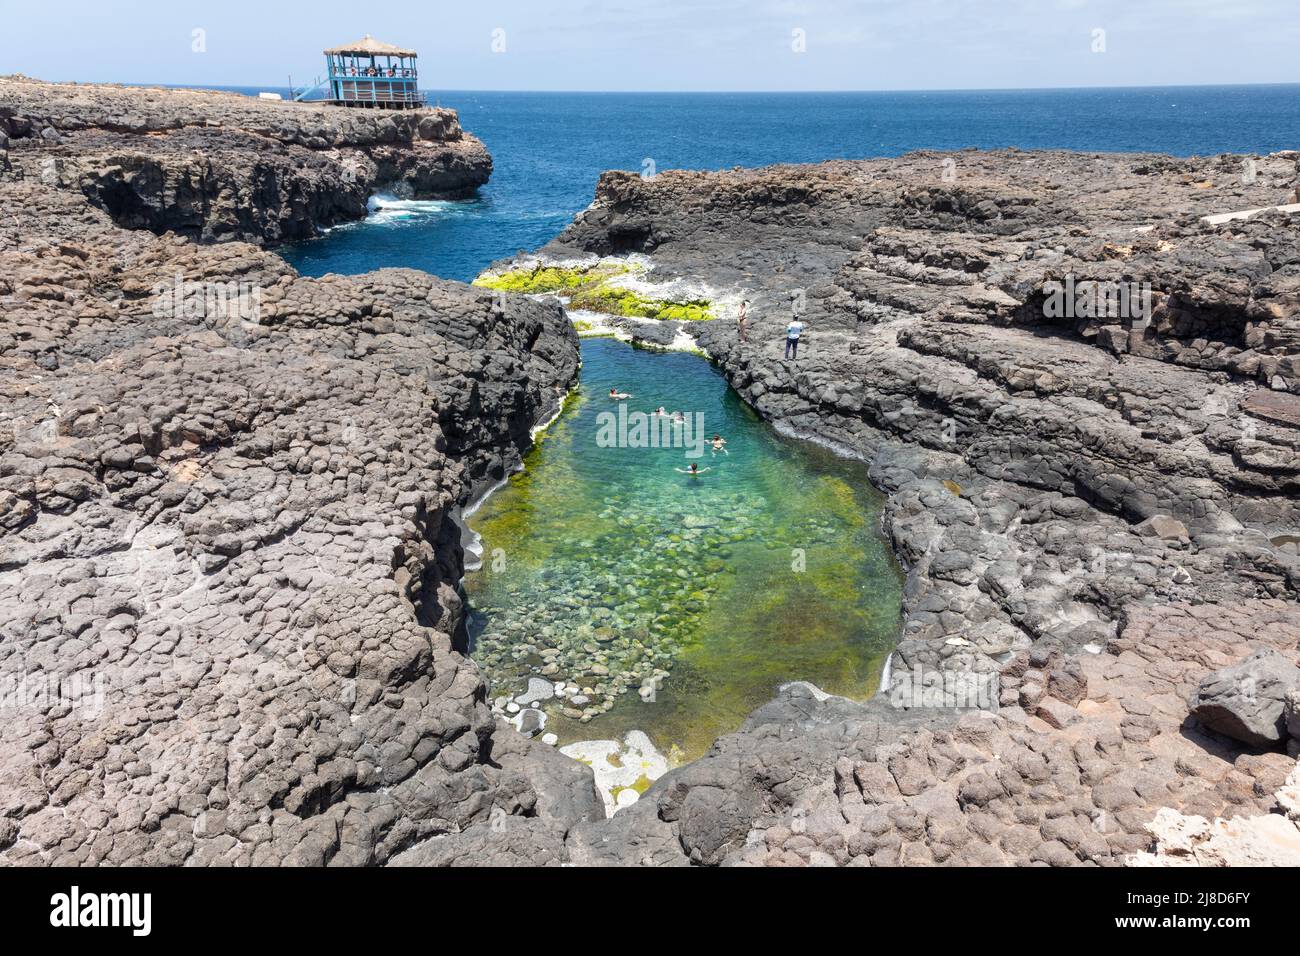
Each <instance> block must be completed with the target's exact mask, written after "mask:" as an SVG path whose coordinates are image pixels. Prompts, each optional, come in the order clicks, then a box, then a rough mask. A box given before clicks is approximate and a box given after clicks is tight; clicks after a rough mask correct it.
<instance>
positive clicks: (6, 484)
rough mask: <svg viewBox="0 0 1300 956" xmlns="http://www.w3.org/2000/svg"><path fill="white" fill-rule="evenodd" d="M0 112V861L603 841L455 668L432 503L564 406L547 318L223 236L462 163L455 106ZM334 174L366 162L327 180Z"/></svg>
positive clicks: (82, 100)
mask: <svg viewBox="0 0 1300 956" xmlns="http://www.w3.org/2000/svg"><path fill="white" fill-rule="evenodd" d="M15 98H17V101H15ZM0 99H2V100H3V102H4V104H5V105H4V107H3V112H2V113H0V115H3V117H4V119H3V120H0V122H4V123H6V124H7V125H8V129H9V133H8V135H9V137H10V142H9V149H8V151H7V154H0V155H5V156H6V163H5V164H4V165H5V171H4V172H3V173H0V208H2V209H3V211H4V215H3V216H0V378H2V379H3V381H4V392H5V395H6V400H5V402H4V403H3V405H0V629H2V639H0V681H2V682H3V686H2V687H0V690H2V692H3V701H2V703H3V720H0V860H3V861H4V862H6V863H11V864H30V863H53V864H59V863H76V864H97V863H109V864H124V863H165V864H180V863H186V864H209V863H282V862H284V863H314V864H320V863H331V864H362V863H375V862H383V861H384V860H386V859H388V858H389V857H390V856H392V855H393V854H394V853H396V852H397V851H399V850H401V849H402V848H404V847H406V846H409V845H411V844H412V843H414V842H416V841H417V840H420V839H422V838H426V837H430V836H434V835H437V834H442V833H448V832H456V831H460V830H464V829H469V828H473V827H474V826H475V825H476V824H481V825H482V826H483V827H484V828H486V827H487V826H488V825H489V820H490V819H491V818H492V817H493V816H494V815H496V816H502V815H510V814H520V815H532V814H537V813H540V812H543V810H539V800H540V802H541V803H542V805H543V806H544V807H546V808H549V807H550V806H552V804H556V801H551V802H549V803H548V800H550V798H549V797H548V796H545V794H547V793H549V790H548V787H551V788H553V789H556V790H557V792H560V793H562V794H564V801H565V802H564V808H567V809H562V811H561V812H562V813H569V814H571V815H572V816H573V817H575V818H581V817H583V816H584V815H585V816H590V817H591V818H593V819H595V818H601V817H603V816H604V813H603V809H602V804H601V801H600V799H599V797H598V796H597V795H596V793H595V790H594V787H593V786H592V783H591V776H590V772H589V771H587V770H586V769H585V768H582V767H580V766H579V765H577V764H575V763H573V762H571V761H569V760H568V759H567V758H564V757H562V756H561V755H559V754H558V753H556V752H555V751H554V750H552V749H551V748H549V747H545V746H543V745H541V744H530V743H528V742H526V741H524V740H523V739H522V738H519V737H518V735H517V734H515V733H514V731H513V730H509V728H500V729H499V728H498V727H497V725H496V723H495V720H494V718H493V717H492V714H491V711H490V708H489V707H488V706H487V704H486V696H485V688H484V684H483V681H482V679H481V677H480V675H479V673H478V671H477V669H476V668H475V667H474V665H473V663H472V662H470V661H469V660H468V659H466V658H465V657H463V656H462V655H461V653H459V652H458V650H457V648H458V647H459V648H461V649H462V650H463V638H464V634H463V617H462V612H461V598H460V594H459V583H460V578H461V574H462V571H463V556H462V551H461V544H460V531H459V528H458V526H457V523H456V517H457V511H458V509H459V507H460V506H461V504H463V503H464V502H465V501H466V500H468V499H469V498H470V497H472V496H473V495H475V494H477V493H478V492H479V491H480V490H481V489H483V488H484V487H486V486H488V485H490V484H493V483H495V482H497V481H499V480H501V479H502V478H503V477H504V476H505V475H506V474H507V473H508V472H509V470H510V469H511V468H512V467H514V466H515V465H516V464H517V463H518V461H519V459H520V454H521V452H522V451H523V450H524V449H525V448H526V447H527V446H528V444H529V442H530V437H529V430H530V428H531V427H532V426H533V425H534V424H535V423H536V422H537V421H538V420H539V419H541V418H545V417H548V416H549V415H551V414H553V413H554V411H555V409H557V408H558V406H559V402H560V400H561V398H562V397H563V395H564V393H565V392H566V391H567V389H568V388H569V387H570V386H571V385H572V383H573V381H574V380H575V377H576V371H577V347H576V346H577V343H576V337H575V335H574V333H573V330H572V328H571V326H570V324H569V323H568V321H567V320H566V318H565V316H564V314H563V313H562V311H561V310H560V309H558V308H556V307H555V306H553V305H547V304H541V303H537V302H533V301H530V300H528V299H524V298H522V297H516V296H495V297H494V296H493V295H491V294H490V293H487V292H484V291H481V290H476V289H471V288H469V287H468V286H465V285H462V284H460V283H453V282H444V281H441V280H439V279H436V278H434V277H432V276H429V275H427V274H425V273H421V272H415V271H411V270H385V271H382V272H378V273H373V274H370V275H365V276H358V277H355V278H348V277H341V276H330V277H327V278H324V279H320V280H315V279H306V278H302V277H300V276H298V275H297V274H296V273H295V272H294V270H293V269H292V268H290V267H289V266H288V265H286V264H285V262H284V261H283V260H281V259H280V258H279V257H278V256H276V255H274V254H272V253H270V252H267V251H263V250H262V249H260V248H258V247H256V246H254V245H250V244H247V243H244V242H239V241H233V240H235V238H236V237H238V236H243V235H249V236H251V237H254V238H257V239H259V240H271V239H277V238H283V237H285V236H286V235H290V234H296V233H298V232H300V231H303V230H309V229H311V228H314V226H315V225H316V224H318V223H319V222H321V221H323V220H324V219H325V218H328V217H329V216H331V215H337V214H343V213H345V212H346V213H349V214H350V213H352V212H355V211H358V210H360V209H363V208H364V197H365V191H366V189H367V188H369V186H368V185H367V184H373V182H374V181H375V178H374V177H376V176H380V177H382V176H384V175H399V176H405V177H407V178H406V179H404V180H402V181H408V182H412V183H414V184H415V185H416V186H420V184H422V183H427V182H431V181H434V180H436V179H437V177H436V175H434V173H432V172H431V170H432V169H434V167H438V168H454V167H455V166H456V164H458V163H460V162H461V160H462V159H466V158H470V159H472V158H473V157H475V156H480V157H482V158H483V159H484V161H486V157H485V156H484V155H483V154H482V151H481V148H480V147H478V146H477V144H476V143H475V142H474V141H472V140H469V139H468V138H464V137H461V138H457V139H450V138H448V139H447V140H446V141H443V139H441V138H440V137H441V136H443V135H444V134H448V133H449V132H450V131H455V130H457V126H456V122H455V117H454V115H448V114H447V113H446V112H442V113H432V114H428V115H424V114H419V113H409V114H398V115H388V114H382V113H380V114H365V115H362V114H353V113H350V112H347V111H344V110H337V111H333V112H331V111H328V110H323V109H320V108H310V107H307V108H302V110H301V111H299V108H297V107H293V106H290V105H288V104H274V105H271V106H269V107H268V106H265V105H263V104H258V103H255V102H253V103H248V104H245V103H242V102H239V103H236V102H235V100H236V99H237V98H234V97H229V96H216V95H213V96H209V95H208V94H204V93H192V92H175V93H171V92H168V93H159V92H157V91H146V92H142V93H136V92H134V91H125V90H103V89H99V88H95V89H83V88H76V87H73V88H68V87H47V86H43V85H37V84H32V83H27V82H12V81H6V82H4V83H3V84H0ZM209 107H211V114H210V115H208V116H207V117H206V118H207V119H209V120H211V121H213V122H215V123H217V124H220V125H216V126H213V127H212V128H206V127H204V126H203V124H200V125H197V126H196V125H195V117H198V116H201V115H204V114H207V113H208V109H209ZM101 109H102V112H101V111H100V110H101ZM254 120H256V121H257V124H258V125H259V127H261V128H258V129H253V128H252V126H251V125H250V124H252V122H253V121H254ZM426 120H427V121H428V122H430V123H432V124H433V125H434V127H436V131H440V132H439V134H438V136H435V137H433V138H431V139H429V140H427V141H421V142H420V143H414V142H403V141H402V140H401V138H400V137H399V136H397V135H396V131H399V130H401V129H402V125H401V124H408V126H407V127H406V129H407V132H406V134H404V135H407V136H408V138H409V134H410V133H411V131H412V130H416V129H421V128H423V127H424V125H425V122H426ZM108 126H112V127H113V128H112V129H108V128H107V127H108ZM42 129H54V130H56V131H57V133H56V135H55V136H52V137H51V136H41V135H40V130H42ZM385 130H387V131H388V133H389V134H392V135H391V136H389V135H387V134H385V135H384V136H383V137H382V138H379V139H377V138H376V134H377V133H379V132H382V131H385ZM32 131H37V134H36V135H35V136H32V135H28V134H29V133H30V132H32ZM276 137H279V138H276ZM317 139H319V140H320V142H316V140H317ZM390 141H391V142H390ZM327 147H328V148H329V149H335V150H338V151H341V152H340V154H339V155H338V156H333V157H331V156H329V155H327V154H326V153H325V152H323V150H325V149H326V148H327ZM194 150H198V151H194ZM343 153H347V154H350V155H353V156H356V157H362V158H363V159H365V158H366V157H369V159H367V160H366V161H368V162H370V163H371V166H370V167H369V170H370V171H369V172H368V173H367V174H366V176H364V177H362V178H361V179H358V180H357V181H356V182H355V183H347V184H346V186H341V185H340V184H344V183H345V182H346V181H345V180H344V179H342V178H340V177H341V175H342V166H341V162H342V160H341V158H340V157H341V156H342V154H343ZM399 154H402V155H399ZM384 157H387V158H384ZM51 161H52V162H53V163H54V167H55V169H56V170H58V173H57V175H55V176H46V175H45V170H46V169H48V168H49V166H48V164H49V163H50V162H51ZM384 164H388V166H389V167H391V168H392V169H395V170H408V172H398V173H391V172H390V173H382V172H380V173H376V170H378V169H382V168H384ZM475 168H476V169H477V170H478V172H474V173H472V174H471V173H469V172H465V173H464V174H463V175H462V174H457V175H456V176H455V177H453V179H452V180H447V182H448V183H451V182H453V181H454V182H456V183H467V182H469V181H471V180H474V179H475V178H477V177H478V176H479V173H481V172H483V171H484V169H485V167H484V166H482V165H481V164H480V165H477V166H476V167H475ZM367 177H368V178H367ZM107 183H117V184H118V186H114V187H112V188H109V187H108V186H106V185H105V184H107ZM119 187H120V189H119ZM456 188H460V187H459V186H457V187H456ZM337 189H342V190H343V192H342V193H341V194H340V195H339V196H335V195H334V191H335V190H337ZM122 196H129V197H134V199H133V200H132V201H131V202H119V201H118V199H120V198H121V197H122ZM113 197H117V198H113ZM313 197H314V198H313ZM136 200H139V202H138V203H137V202H136ZM128 210H134V211H133V212H129V213H128ZM122 225H127V226H149V227H150V228H153V229H158V230H162V229H167V230H176V231H179V232H183V233H185V236H194V237H199V238H202V239H205V240H206V239H215V238H223V239H230V240H232V241H229V242H222V243H220V244H208V243H205V244H196V243H195V242H193V241H192V240H191V239H190V238H186V237H185V236H181V235H177V234H176V232H172V231H169V232H168V233H167V234H166V235H162V236H158V235H154V234H153V233H151V232H149V231H145V230H135V231H128V230H127V229H124V228H121V226H122ZM499 733H500V734H501V735H504V736H505V739H504V740H497V739H495V738H497V737H498V736H499ZM521 768H523V769H525V770H526V771H527V772H526V774H525V773H524V772H521ZM537 781H540V783H535V782H537ZM539 793H540V794H543V796H541V797H539ZM557 805H558V804H557ZM547 812H549V810H548V811H547ZM551 816H552V818H553V817H554V816H555V814H551ZM559 832H560V833H561V834H563V832H564V829H563V826H561V828H560V830H559Z"/></svg>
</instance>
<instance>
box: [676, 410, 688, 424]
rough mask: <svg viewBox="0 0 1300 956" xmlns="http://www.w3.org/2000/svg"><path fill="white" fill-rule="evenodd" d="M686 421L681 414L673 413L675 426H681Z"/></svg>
mask: <svg viewBox="0 0 1300 956" xmlns="http://www.w3.org/2000/svg"><path fill="white" fill-rule="evenodd" d="M685 421H686V416H685V415H683V414H682V413H681V412H673V424H674V425H680V424H682V423H683V422H685Z"/></svg>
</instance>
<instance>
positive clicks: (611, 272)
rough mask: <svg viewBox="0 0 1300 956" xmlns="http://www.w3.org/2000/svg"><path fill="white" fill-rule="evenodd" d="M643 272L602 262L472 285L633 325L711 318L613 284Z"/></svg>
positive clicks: (701, 302)
mask: <svg viewBox="0 0 1300 956" xmlns="http://www.w3.org/2000/svg"><path fill="white" fill-rule="evenodd" d="M643 271H644V270H643V269H641V268H640V267H639V266H636V265H634V264H632V263H627V262H609V261H602V262H599V263H595V264H591V265H576V266H548V265H541V264H540V263H539V264H538V265H536V266H533V267H531V268H519V269H508V270H506V271H505V272H498V273H484V274H483V275H480V276H479V277H478V278H476V279H475V280H474V282H473V284H474V285H476V286H479V287H480V288H485V289H496V290H499V291H502V292H519V293H524V294H529V295H540V294H547V293H550V294H555V295H561V296H565V297H567V298H568V299H569V305H570V307H571V308H574V309H586V310H588V311H591V312H603V313H605V314H606V315H617V316H622V317H624V318H633V319H657V320H660V321H668V320H673V321H680V322H706V321H708V320H710V319H712V318H714V313H713V305H712V303H711V302H709V300H707V299H662V298H657V297H655V296H652V295H647V294H645V293H642V292H637V291H635V290H633V289H629V288H627V287H626V286H622V285H619V284H617V281H615V280H617V279H618V278H620V277H622V276H625V275H628V274H640V273H641V272H643Z"/></svg>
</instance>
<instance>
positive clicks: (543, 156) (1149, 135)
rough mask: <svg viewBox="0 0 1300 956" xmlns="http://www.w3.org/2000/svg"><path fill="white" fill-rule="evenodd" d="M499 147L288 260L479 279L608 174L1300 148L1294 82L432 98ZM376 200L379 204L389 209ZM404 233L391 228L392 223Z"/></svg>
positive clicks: (317, 271)
mask: <svg viewBox="0 0 1300 956" xmlns="http://www.w3.org/2000/svg"><path fill="white" fill-rule="evenodd" d="M241 92H249V91H248V90H246V89H245V90H241ZM429 95H430V100H431V101H436V102H438V103H440V104H441V105H443V106H450V107H454V108H455V109H457V110H459V111H460V118H461V123H462V125H464V127H465V128H466V129H467V130H469V131H471V132H472V133H474V134H475V135H476V136H478V137H479V138H480V139H482V140H483V141H484V142H485V143H486V144H487V146H488V149H489V150H490V151H491V152H492V157H493V160H494V162H495V171H494V172H493V174H492V180H491V182H490V183H488V185H487V186H486V187H485V188H483V189H482V190H481V194H480V196H479V198H477V199H474V200H470V201H466V202H456V203H414V204H400V205H397V206H393V205H391V204H390V205H389V206H388V208H386V209H384V210H382V211H381V212H380V213H379V214H378V216H376V217H374V218H372V220H368V221H367V222H364V223H357V224H352V225H348V226H344V227H341V229H336V230H335V231H334V233H333V234H332V235H331V236H330V238H329V240H328V241H324V242H322V241H315V242H307V243H303V244H300V245H298V246H296V247H293V248H290V249H287V250H284V252H285V253H286V258H288V259H289V260H290V261H291V262H292V263H293V264H294V265H295V266H296V267H297V268H298V269H299V270H300V271H302V272H303V273H305V274H308V275H322V274H324V273H326V272H343V273H356V272H365V271H369V270H371V269H377V268H381V267H383V266H413V267H416V268H420V269H425V270H427V271H429V272H432V273H435V274H437V275H440V276H444V277H446V278H452V279H461V280H469V279H472V278H473V277H474V276H475V275H477V274H478V273H479V272H480V271H482V269H483V268H485V267H486V266H487V265H488V264H489V263H490V262H492V261H493V260H495V259H500V258H502V257H504V256H509V255H513V254H514V253H516V252H518V251H519V250H521V249H534V248H536V247H538V246H540V245H542V244H543V243H545V242H547V241H548V240H549V239H551V238H553V237H554V236H555V235H556V234H557V233H558V232H560V230H561V229H563V228H564V226H565V225H566V224H567V223H568V222H569V221H570V220H571V219H572V218H573V216H574V215H575V214H576V213H577V212H579V211H580V210H582V209H583V208H584V207H586V206H587V205H588V204H589V203H590V202H591V199H592V195H593V192H594V189H595V185H596V179H597V177H598V176H599V175H600V173H601V172H602V171H604V170H606V169H628V170H637V171H639V170H642V169H643V168H645V164H646V163H647V161H652V162H653V163H654V166H655V169H656V170H658V171H660V172H662V171H663V170H666V169H721V168H726V167H729V166H761V165H765V164H769V163H777V162H815V161H818V160H823V159H837V158H848V159H858V158H864V157H871V156H896V155H899V154H901V153H904V152H907V151H908V150H913V149H922V148H929V149H960V148H963V147H968V146H976V147H985V148H995V147H1005V146H1018V147H1021V148H1022V149H1045V148H1064V149H1078V150H1092V151H1156V152H1164V153H1172V154H1174V155H1178V156H1190V155H1210V154H1214V153H1221V152H1255V153H1267V152H1273V151H1276V150H1281V149H1296V148H1300V85H1294V84H1293V85H1278V86H1220V87H1160V88H1145V89H1105V90H1032V91H1029V90H1024V91H984V92H916V93H497V92H492V93H475V92H445V93H430V94H429ZM381 203H382V200H381ZM394 227H397V228H394Z"/></svg>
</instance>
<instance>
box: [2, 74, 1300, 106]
mask: <svg viewBox="0 0 1300 956" xmlns="http://www.w3.org/2000/svg"><path fill="white" fill-rule="evenodd" d="M4 75H5V76H25V77H26V78H27V79H32V80H41V78H40V77H35V76H27V75H26V74H22V73H12V74H4ZM286 79H288V77H286ZM42 82H49V83H64V84H79V85H83V86H87V85H119V86H139V87H149V86H153V87H161V88H170V89H200V90H230V89H246V90H247V89H265V90H267V91H268V92H269V91H278V90H287V89H292V88H293V87H290V86H289V85H288V84H287V83H286V84H285V85H284V86H280V85H277V84H266V83H221V84H211V83H176V82H167V81H159V80H42ZM1277 86H1300V80H1276V81H1270V82H1267V83H1169V84H1165V83H1150V84H1142V85H1134V84H1130V83H1116V84H1095V85H1090V86H984V87H980V86H969V87H897V88H877V89H852V90H849V89H815V90H814V89H808V90H805V89H690V90H686V89H659V90H651V89H571V88H570V89H562V88H555V89H517V88H513V89H512V88H507V87H500V88H496V87H477V88H473V87H421V88H420V90H421V92H424V93H536V94H545V93H585V94H594V95H626V94H633V95H635V94H643V95H649V96H664V95H674V94H678V95H699V94H728V95H740V96H744V95H755V96H763V95H771V94H784V95H791V96H799V95H805V96H827V95H836V94H841V95H853V94H861V93H1052V92H1062V93H1067V92H1080V91H1091V90H1204V89H1238V88H1240V89H1248V88H1255V87H1277ZM297 88H299V89H300V88H301V87H297ZM304 102H311V101H310V100H307V101H304Z"/></svg>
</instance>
